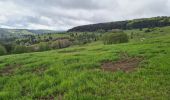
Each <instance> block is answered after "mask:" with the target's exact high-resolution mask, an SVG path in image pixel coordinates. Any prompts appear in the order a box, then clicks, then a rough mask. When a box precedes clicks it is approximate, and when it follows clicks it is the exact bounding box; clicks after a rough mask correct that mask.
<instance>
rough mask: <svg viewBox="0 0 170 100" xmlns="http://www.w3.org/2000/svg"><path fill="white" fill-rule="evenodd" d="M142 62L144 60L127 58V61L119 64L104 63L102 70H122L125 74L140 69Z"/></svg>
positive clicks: (121, 61) (120, 61)
mask: <svg viewBox="0 0 170 100" xmlns="http://www.w3.org/2000/svg"><path fill="white" fill-rule="evenodd" d="M142 60H143V59H142V58H139V57H135V58H127V59H123V60H119V61H117V62H104V63H103V64H102V67H101V68H102V69H103V70H104V71H112V72H115V71H118V70H122V71H124V72H131V71H134V70H135V69H136V68H137V67H138V65H139V63H140V62H141V61H142Z"/></svg>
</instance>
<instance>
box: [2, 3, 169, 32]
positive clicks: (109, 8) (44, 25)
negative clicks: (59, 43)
mask: <svg viewBox="0 0 170 100" xmlns="http://www.w3.org/2000/svg"><path fill="white" fill-rule="evenodd" d="M156 16H170V0H0V28H17V29H48V30H67V29H70V28H72V27H75V26H79V25H86V24H94V23H102V22H112V21H120V20H128V19H136V18H147V17H156Z"/></svg>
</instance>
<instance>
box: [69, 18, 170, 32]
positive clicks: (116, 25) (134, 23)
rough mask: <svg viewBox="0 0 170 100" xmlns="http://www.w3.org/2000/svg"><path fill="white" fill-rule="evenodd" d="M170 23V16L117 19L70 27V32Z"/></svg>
mask: <svg viewBox="0 0 170 100" xmlns="http://www.w3.org/2000/svg"><path fill="white" fill-rule="evenodd" d="M169 25H170V17H153V18H141V19H134V20H127V21H117V22H108V23H99V24H90V25H83V26H77V27H74V28H72V29H69V30H68V32H94V31H109V30H113V29H122V30H126V29H142V28H154V27H164V26H169Z"/></svg>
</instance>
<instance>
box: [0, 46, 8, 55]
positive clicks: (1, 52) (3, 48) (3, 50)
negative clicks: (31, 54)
mask: <svg viewBox="0 0 170 100" xmlns="http://www.w3.org/2000/svg"><path fill="white" fill-rule="evenodd" d="M6 53H7V51H6V49H5V47H3V46H2V45H0V56H1V55H4V54H6Z"/></svg>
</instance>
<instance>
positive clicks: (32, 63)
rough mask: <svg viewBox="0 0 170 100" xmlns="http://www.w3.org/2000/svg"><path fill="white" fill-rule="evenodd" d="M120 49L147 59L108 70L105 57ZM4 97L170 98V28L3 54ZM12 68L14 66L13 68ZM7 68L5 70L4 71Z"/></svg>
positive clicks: (0, 91) (0, 94)
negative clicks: (136, 37) (123, 39)
mask: <svg viewBox="0 0 170 100" xmlns="http://www.w3.org/2000/svg"><path fill="white" fill-rule="evenodd" d="M120 52H127V53H128V55H129V56H130V57H136V56H142V57H144V58H145V59H144V60H143V61H142V62H141V63H140V66H138V70H136V71H133V72H130V73H125V72H123V71H117V72H107V71H102V70H101V69H100V68H101V63H102V62H103V61H117V60H119V59H120V58H121V57H120V56H119V53H120ZM7 67H12V68H11V69H10V71H9V73H7V74H6V75H4V76H2V75H1V76H0V99H1V100H12V99H14V100H20V99H21V100H27V99H28V100H29V99H43V98H45V99H49V98H51V97H55V99H58V98H59V97H62V98H63V99H64V100H96V99H99V100H108V99H109V100H110V99H152V100H154V99H158V100H160V99H161V100H162V99H163V100H168V99H169V98H170V34H164V35H162V36H160V35H159V36H157V37H156V36H155V37H154V38H148V39H146V40H144V41H137V42H134V41H132V42H130V43H125V44H116V45H103V44H102V43H101V42H95V43H91V44H87V45H83V46H73V47H70V48H65V49H60V50H53V51H46V52H37V53H27V54H19V55H8V56H1V57H0V70H1V71H2V70H5V68H7ZM8 70H9V69H8ZM1 73H2V72H1Z"/></svg>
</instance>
